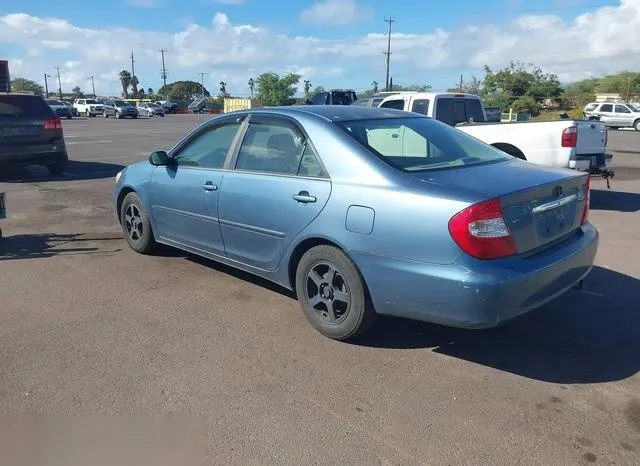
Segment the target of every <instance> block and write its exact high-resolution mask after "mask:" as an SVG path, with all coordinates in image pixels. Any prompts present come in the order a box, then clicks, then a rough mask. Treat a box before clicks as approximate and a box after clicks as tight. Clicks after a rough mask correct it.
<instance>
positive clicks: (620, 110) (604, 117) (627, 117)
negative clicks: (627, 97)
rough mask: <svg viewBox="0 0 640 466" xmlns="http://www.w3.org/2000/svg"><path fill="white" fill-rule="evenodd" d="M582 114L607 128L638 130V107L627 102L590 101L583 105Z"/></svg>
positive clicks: (639, 116) (639, 115)
mask: <svg viewBox="0 0 640 466" xmlns="http://www.w3.org/2000/svg"><path fill="white" fill-rule="evenodd" d="M583 112H584V115H585V117H586V118H587V119H589V120H598V121H601V122H602V123H604V124H605V125H606V126H607V127H608V128H611V129H619V128H634V129H635V130H636V131H640V109H638V108H636V106H635V105H633V104H627V103H612V102H601V103H590V104H587V105H586V106H585V107H584V110H583Z"/></svg>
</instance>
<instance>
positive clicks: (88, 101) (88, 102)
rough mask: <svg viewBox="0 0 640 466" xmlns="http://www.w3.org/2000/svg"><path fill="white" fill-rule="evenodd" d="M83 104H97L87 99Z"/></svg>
mask: <svg viewBox="0 0 640 466" xmlns="http://www.w3.org/2000/svg"><path fill="white" fill-rule="evenodd" d="M85 103H87V104H92V105H93V104H97V103H98V102H96V101H95V100H93V99H87V100H85Z"/></svg>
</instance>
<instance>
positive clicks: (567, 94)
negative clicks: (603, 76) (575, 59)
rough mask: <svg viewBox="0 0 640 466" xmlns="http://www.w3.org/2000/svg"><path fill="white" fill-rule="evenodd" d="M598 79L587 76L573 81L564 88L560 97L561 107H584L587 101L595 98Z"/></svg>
mask: <svg viewBox="0 0 640 466" xmlns="http://www.w3.org/2000/svg"><path fill="white" fill-rule="evenodd" d="M599 83H600V79H598V78H589V79H584V80H582V81H578V82H576V83H573V84H571V85H569V86H567V88H566V89H565V90H564V93H563V94H562V99H563V101H564V104H563V105H562V106H563V107H567V108H571V107H584V106H585V105H587V104H588V103H589V102H593V101H594V100H596V93H597V88H598V84H599Z"/></svg>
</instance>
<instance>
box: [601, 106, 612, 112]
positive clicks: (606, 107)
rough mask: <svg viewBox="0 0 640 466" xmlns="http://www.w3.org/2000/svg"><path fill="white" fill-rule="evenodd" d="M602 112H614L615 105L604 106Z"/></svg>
mask: <svg viewBox="0 0 640 466" xmlns="http://www.w3.org/2000/svg"><path fill="white" fill-rule="evenodd" d="M600 111H601V112H613V105H611V104H604V105H603V106H602V107H600Z"/></svg>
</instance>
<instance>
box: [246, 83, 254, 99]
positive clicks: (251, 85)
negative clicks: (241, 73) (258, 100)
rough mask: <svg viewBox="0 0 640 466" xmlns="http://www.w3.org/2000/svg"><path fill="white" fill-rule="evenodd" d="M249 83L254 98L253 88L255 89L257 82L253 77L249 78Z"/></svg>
mask: <svg viewBox="0 0 640 466" xmlns="http://www.w3.org/2000/svg"><path fill="white" fill-rule="evenodd" d="M247 84H248V85H249V91H250V92H251V98H252V99H253V90H254V89H255V86H256V83H255V81H254V80H253V78H249V82H247Z"/></svg>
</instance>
